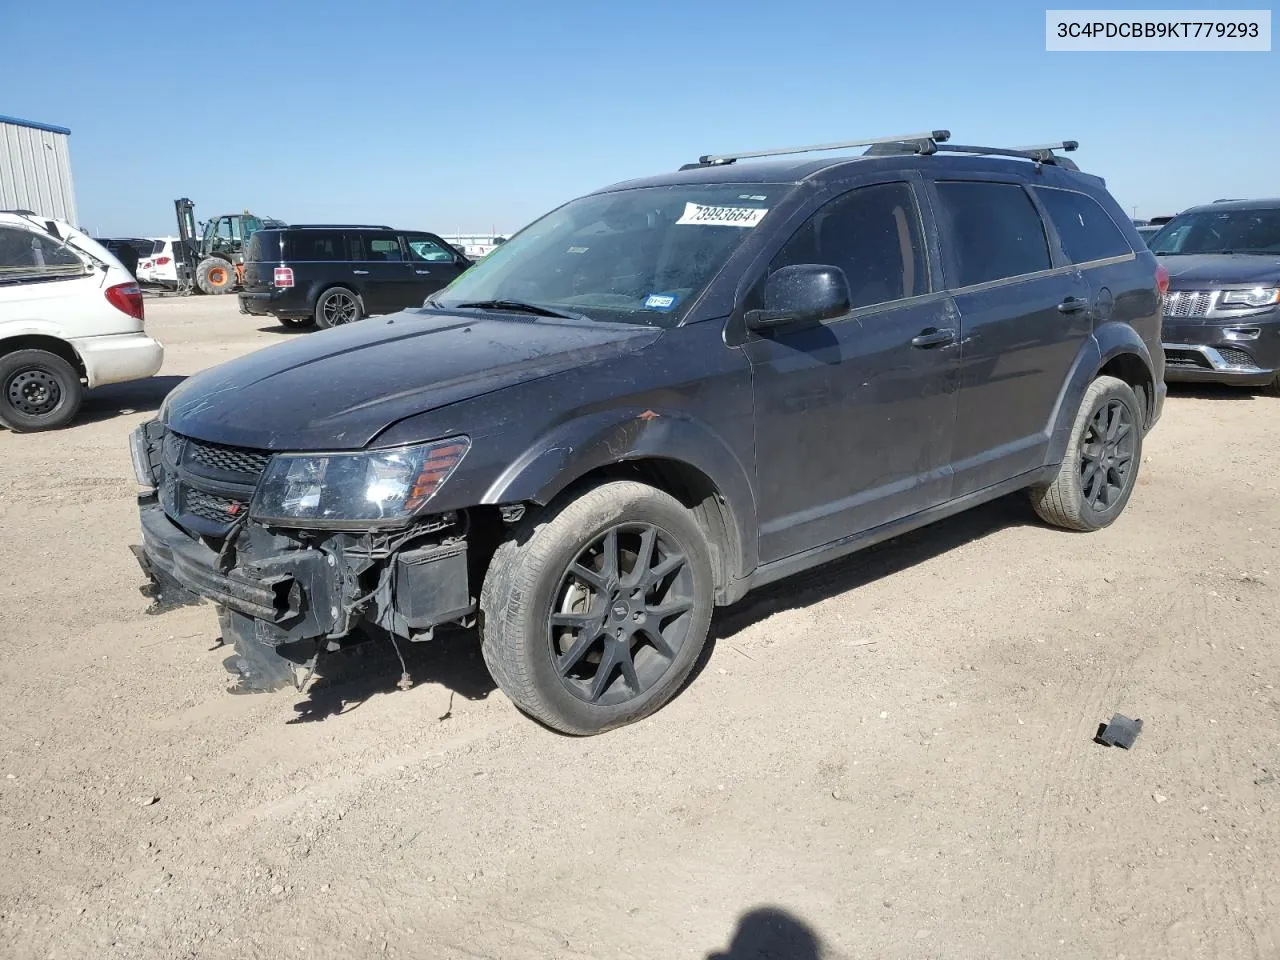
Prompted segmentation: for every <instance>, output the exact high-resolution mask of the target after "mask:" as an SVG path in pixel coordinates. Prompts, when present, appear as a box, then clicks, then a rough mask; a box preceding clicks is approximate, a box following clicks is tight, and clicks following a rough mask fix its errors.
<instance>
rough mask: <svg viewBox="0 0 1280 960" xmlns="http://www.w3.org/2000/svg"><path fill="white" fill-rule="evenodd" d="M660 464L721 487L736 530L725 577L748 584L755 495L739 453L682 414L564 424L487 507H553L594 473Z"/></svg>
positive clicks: (509, 474)
mask: <svg viewBox="0 0 1280 960" xmlns="http://www.w3.org/2000/svg"><path fill="white" fill-rule="evenodd" d="M642 459H659V460H669V461H675V462H677V463H680V464H683V465H685V466H688V467H693V468H694V469H696V470H698V471H699V472H701V473H702V474H704V475H705V476H706V477H707V479H708V480H710V481H711V483H712V484H713V485H714V486H715V488H716V489H717V490H718V491H719V492H720V495H721V497H723V499H724V506H725V507H726V508H727V511H726V512H727V518H726V522H728V523H731V524H732V525H733V529H732V530H730V531H729V533H730V535H731V536H730V539H734V540H736V541H737V543H736V544H732V545H731V553H732V554H733V555H731V556H729V557H727V558H726V560H728V561H729V562H728V563H727V564H726V572H727V573H728V574H729V575H730V576H731V577H742V576H745V575H746V573H749V572H750V571H751V570H753V569H754V568H755V565H756V562H757V541H756V503H755V491H754V489H753V488H752V485H751V482H750V480H749V479H748V472H747V470H746V468H745V467H744V466H743V464H742V462H741V460H740V459H739V458H738V456H737V454H735V453H734V451H733V449H732V448H731V447H730V446H729V445H728V444H727V443H726V442H725V441H724V440H723V439H722V438H721V437H720V436H719V435H718V434H717V433H716V432H715V431H713V430H712V429H711V428H710V427H708V426H707V425H705V424H704V423H702V422H700V421H698V420H695V419H693V418H691V417H689V416H688V415H687V414H686V413H684V412H683V411H679V410H668V409H656V410H654V409H647V408H633V409H611V410H602V411H597V412H595V413H591V414H587V415H586V416H583V417H579V418H576V419H573V420H570V421H567V422H565V423H562V424H559V425H558V426H556V427H555V428H554V429H553V430H552V431H550V432H549V433H548V434H546V435H544V436H543V437H541V438H539V440H538V441H537V442H535V443H534V444H533V445H532V446H531V447H529V448H528V449H527V450H526V451H525V452H524V453H522V454H521V455H520V456H519V457H517V458H516V459H515V460H513V461H512V463H511V465H510V466H509V467H507V469H505V470H504V471H503V472H502V473H501V474H500V475H499V476H498V477H497V479H495V480H494V481H493V483H492V484H491V485H490V486H489V489H488V490H487V491H486V492H485V495H484V498H483V502H484V503H491V504H500V503H515V502H518V501H531V502H533V503H538V504H546V503H549V502H550V501H551V500H553V499H554V498H555V497H556V496H557V495H558V494H560V493H561V492H562V491H564V490H565V489H566V488H567V487H569V486H570V485H571V484H573V483H574V482H575V481H577V480H579V479H580V478H582V477H583V476H585V475H587V474H588V473H590V472H591V471H592V470H597V469H599V468H601V467H606V466H610V465H613V464H618V463H625V462H627V461H630V460H642Z"/></svg>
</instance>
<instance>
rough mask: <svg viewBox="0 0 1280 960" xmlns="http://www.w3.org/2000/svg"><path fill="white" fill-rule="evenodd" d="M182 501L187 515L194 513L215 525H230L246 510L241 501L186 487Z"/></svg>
mask: <svg viewBox="0 0 1280 960" xmlns="http://www.w3.org/2000/svg"><path fill="white" fill-rule="evenodd" d="M182 501H183V507H184V508H185V512H186V513H193V514H195V515H196V516H197V517H203V518H204V519H206V520H212V521H214V522H215V523H230V522H231V521H232V520H235V519H236V518H237V517H238V516H240V514H241V512H242V511H243V510H244V503H243V502H242V501H240V500H232V499H230V498H229V497H220V496H218V495H217V494H216V493H205V492H204V491H203V490H197V489H196V488H195V487H191V486H186V487H185V489H184V490H183V491H182Z"/></svg>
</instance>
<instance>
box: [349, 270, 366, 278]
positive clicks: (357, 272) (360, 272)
mask: <svg viewBox="0 0 1280 960" xmlns="http://www.w3.org/2000/svg"><path fill="white" fill-rule="evenodd" d="M351 272H352V273H354V274H356V275H358V276H361V277H366V276H368V275H369V271H368V270H352V271H351Z"/></svg>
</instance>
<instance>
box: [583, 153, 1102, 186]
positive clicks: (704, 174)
mask: <svg viewBox="0 0 1280 960" xmlns="http://www.w3.org/2000/svg"><path fill="white" fill-rule="evenodd" d="M939 166H941V168H943V169H947V170H955V171H968V172H973V173H1013V174H1016V175H1019V176H1026V174H1027V173H1028V172H1030V171H1031V170H1032V169H1034V166H1035V165H1034V162H1033V161H1031V160H1026V159H1018V158H1013V157H998V156H975V155H968V154H963V153H944V152H939V153H936V154H932V155H929V156H920V155H914V154H893V155H889V156H860V157H830V158H825V159H821V160H764V161H757V162H754V163H742V162H734V163H724V164H713V165H709V166H691V167H690V168H689V169H686V170H675V171H672V172H670V173H662V174H658V175H656V176H651V177H642V178H638V179H635V180H625V181H622V182H621V183H615V184H612V185H611V186H608V187H602V188H601V189H599V190H596V191H593V192H594V193H612V192H614V191H617V190H632V189H636V188H640V187H669V186H692V185H702V184H715V183H792V184H799V183H803V182H806V181H813V182H818V183H822V182H827V181H829V180H836V179H839V178H841V177H845V176H850V175H852V174H854V173H862V172H863V171H864V170H865V171H867V172H874V171H889V170H904V169H910V170H924V171H928V170H929V169H930V168H935V169H936V168H938V167H939ZM1042 169H1043V170H1046V171H1047V170H1054V171H1056V172H1057V173H1058V174H1060V175H1063V176H1066V177H1068V178H1072V179H1075V178H1079V179H1080V180H1083V181H1085V182H1087V183H1090V184H1091V185H1093V186H1096V187H1101V186H1103V181H1102V179H1101V178H1100V177H1096V176H1094V175H1092V174H1088V173H1083V172H1080V171H1074V170H1067V169H1065V168H1063V167H1059V166H1055V165H1053V164H1044V165H1043V166H1042ZM1060 182H1061V181H1060Z"/></svg>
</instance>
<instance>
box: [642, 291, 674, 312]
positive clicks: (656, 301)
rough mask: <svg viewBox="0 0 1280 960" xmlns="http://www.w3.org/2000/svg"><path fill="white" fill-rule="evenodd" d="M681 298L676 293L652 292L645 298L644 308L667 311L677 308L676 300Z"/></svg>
mask: <svg viewBox="0 0 1280 960" xmlns="http://www.w3.org/2000/svg"><path fill="white" fill-rule="evenodd" d="M679 299H680V298H679V297H677V296H676V295H675V294H674V293H651V294H649V296H647V297H645V298H644V308H645V309H646V310H661V311H662V312H663V313H666V312H667V311H668V310H674V309H675V306H676V301H677V300H679Z"/></svg>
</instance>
